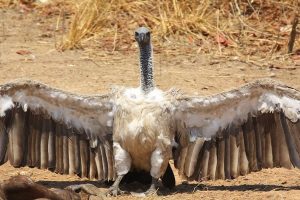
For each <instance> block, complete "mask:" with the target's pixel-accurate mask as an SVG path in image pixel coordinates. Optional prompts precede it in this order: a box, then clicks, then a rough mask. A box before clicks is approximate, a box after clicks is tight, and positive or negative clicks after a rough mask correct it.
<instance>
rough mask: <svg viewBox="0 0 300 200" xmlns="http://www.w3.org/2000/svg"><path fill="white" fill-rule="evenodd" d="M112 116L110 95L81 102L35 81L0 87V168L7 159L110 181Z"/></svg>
mask: <svg viewBox="0 0 300 200" xmlns="http://www.w3.org/2000/svg"><path fill="white" fill-rule="evenodd" d="M8 104H9V106H7V105H8ZM111 111H112V106H111V105H110V103H109V98H108V97H107V96H94V97H82V96H79V95H74V94H70V93H66V92H63V91H60V90H57V89H52V88H49V87H48V86H46V85H43V84H40V83H36V82H31V81H25V82H24V81H23V82H15V83H10V84H6V85H3V86H0V112H2V113H0V114H1V115H2V117H1V120H0V165H1V164H3V163H5V162H6V161H7V160H8V161H9V162H10V164H11V165H13V166H14V167H21V166H25V165H27V166H30V167H37V168H41V169H49V170H51V171H55V172H56V173H61V174H78V175H80V176H82V177H89V176H90V177H91V178H98V179H101V180H112V179H114V177H115V174H113V173H115V172H114V171H113V170H112V168H113V166H112V165H113V160H112V159H113V152H112V151H111V149H112V131H111V127H110V125H109V124H110V122H109V121H108V120H110V115H111V114H109V112H111ZM88 126H89V127H90V128H88ZM104 144H105V145H104ZM104 146H109V147H108V148H107V150H106V148H104ZM94 152H97V153H98V156H92V155H93V154H95V153H94ZM95 159H96V160H95ZM103 159H105V160H103ZM92 163H95V165H92ZM93 167H94V168H93ZM91 168H93V169H91ZM93 173H94V174H93Z"/></svg>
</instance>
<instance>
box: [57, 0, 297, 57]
mask: <svg viewBox="0 0 300 200" xmlns="http://www.w3.org/2000/svg"><path fill="white" fill-rule="evenodd" d="M299 7H300V5H299V3H298V1H297V0H279V1H275V0H266V1H258V0H254V1H250V0H231V1H230V0H226V1H218V0H202V1H198V0H190V1H179V0H163V1H160V2H157V1H154V0H84V1H81V3H78V4H77V7H76V11H75V15H74V18H73V19H72V21H71V24H70V27H69V32H68V33H67V35H66V37H65V41H64V42H63V44H62V46H61V47H62V49H72V48H80V47H83V46H84V44H86V42H87V41H89V40H92V41H93V40H94V39H96V38H97V39H100V42H101V43H102V45H106V46H107V45H108V46H110V49H112V50H118V49H120V48H121V47H122V46H124V45H128V44H131V43H132V38H133V37H132V33H133V31H134V29H135V28H136V27H138V26H141V25H143V26H146V27H150V28H151V30H152V32H153V35H154V41H155V42H156V43H157V44H156V45H157V46H159V45H162V44H165V43H166V42H170V41H171V42H172V45H174V44H175V45H176V44H180V43H181V44H182V43H184V44H188V45H191V46H197V47H198V51H199V52H201V51H203V52H206V53H207V52H212V51H217V52H219V53H224V52H226V49H228V48H229V49H231V50H232V49H233V50H234V51H231V53H232V54H237V55H239V54H243V55H253V54H255V53H256V52H257V48H260V49H262V51H263V52H265V53H267V54H268V55H273V53H274V52H281V53H285V52H287V43H288V38H289V33H290V29H291V26H290V24H291V20H292V16H293V15H294V14H295V13H298V12H299ZM297 9H298V10H297ZM174 41H176V42H175V43H174ZM296 41H297V40H296ZM212 43H213V44H212ZM100 45H101V44H100ZM249 46H250V47H251V48H248V47H249ZM295 46H296V47H299V41H298V43H297V44H296V45H295Z"/></svg>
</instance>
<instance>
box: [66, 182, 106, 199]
mask: <svg viewBox="0 0 300 200" xmlns="http://www.w3.org/2000/svg"><path fill="white" fill-rule="evenodd" d="M65 189H67V190H73V191H74V192H80V191H83V192H85V193H87V194H89V195H91V196H90V197H89V199H103V198H104V196H105V194H104V193H103V192H102V191H100V189H99V188H97V187H96V186H94V185H92V184H88V183H87V184H78V185H70V186H68V187H66V188H65Z"/></svg>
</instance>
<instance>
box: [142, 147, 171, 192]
mask: <svg viewBox="0 0 300 200" xmlns="http://www.w3.org/2000/svg"><path fill="white" fill-rule="evenodd" d="M168 164H169V158H168V152H167V151H162V150H161V149H160V148H156V149H155V151H153V153H152V155H151V170H150V174H151V176H152V182H151V185H150V188H149V189H148V190H147V191H146V192H145V194H146V195H151V194H155V193H156V186H157V183H158V179H159V178H160V177H161V176H162V175H163V174H164V173H165V171H166V170H167V167H168Z"/></svg>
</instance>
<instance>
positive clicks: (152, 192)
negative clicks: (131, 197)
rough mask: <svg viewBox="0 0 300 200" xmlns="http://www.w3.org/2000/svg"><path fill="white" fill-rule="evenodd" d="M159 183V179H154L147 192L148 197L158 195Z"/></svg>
mask: <svg viewBox="0 0 300 200" xmlns="http://www.w3.org/2000/svg"><path fill="white" fill-rule="evenodd" d="M157 183H158V179H156V178H152V182H151V185H150V188H149V189H148V190H147V191H146V192H145V195H146V196H150V195H155V194H156V192H157V189H156V186H157Z"/></svg>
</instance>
